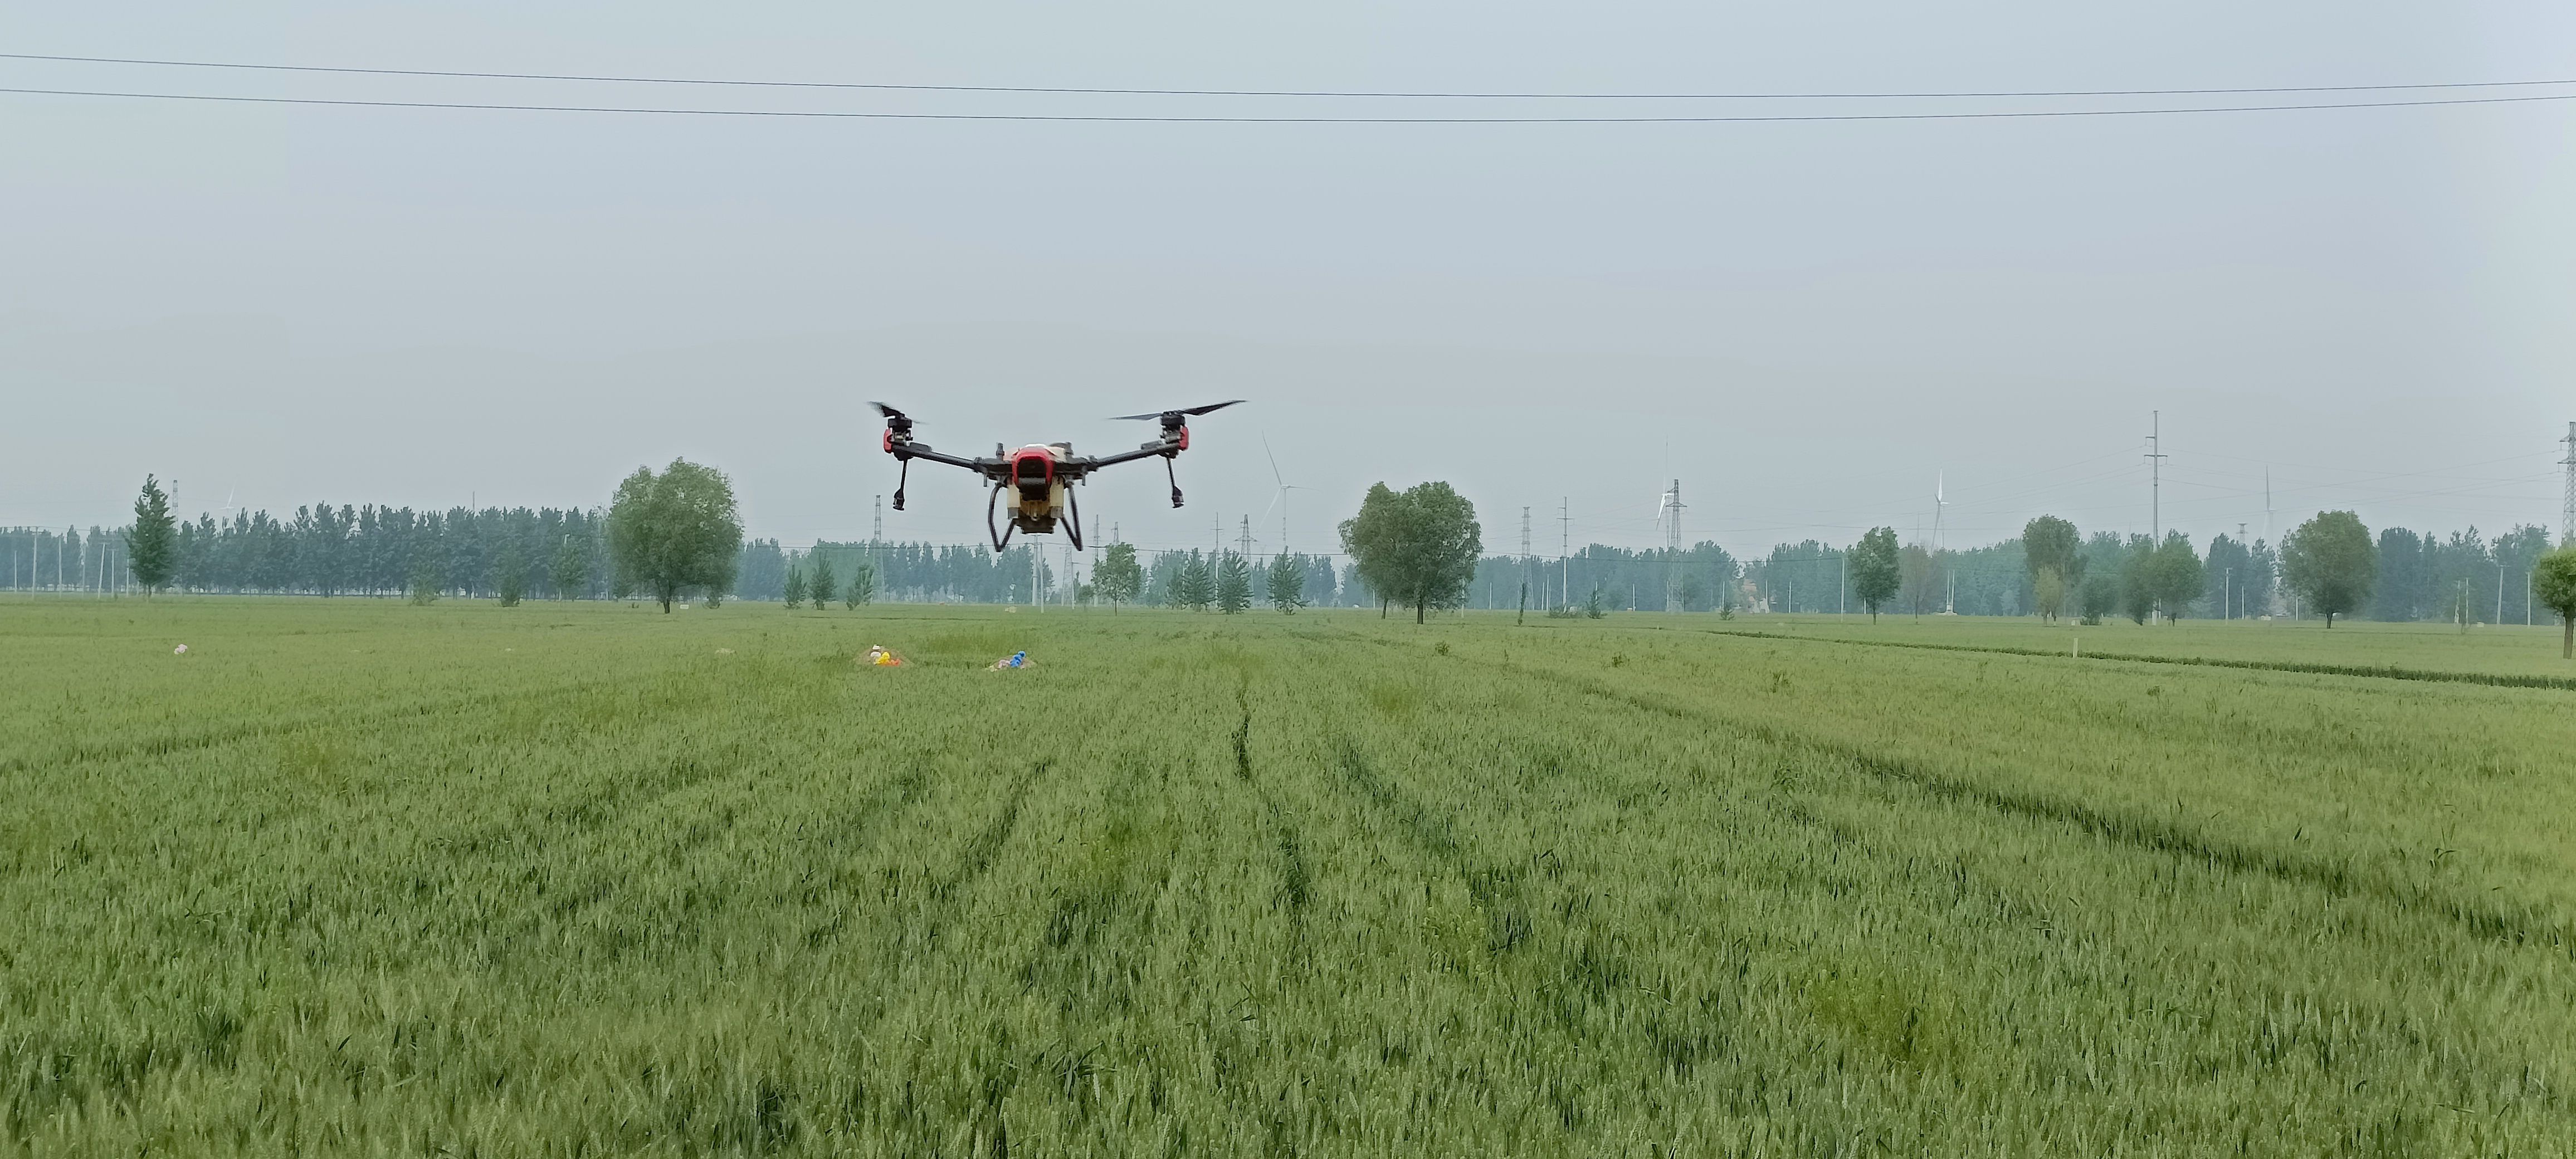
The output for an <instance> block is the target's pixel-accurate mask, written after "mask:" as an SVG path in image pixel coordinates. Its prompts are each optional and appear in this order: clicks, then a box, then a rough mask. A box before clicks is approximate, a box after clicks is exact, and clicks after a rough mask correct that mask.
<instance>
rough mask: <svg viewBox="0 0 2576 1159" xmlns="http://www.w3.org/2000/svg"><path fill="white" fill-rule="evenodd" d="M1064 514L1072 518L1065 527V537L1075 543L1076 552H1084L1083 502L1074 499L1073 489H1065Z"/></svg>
mask: <svg viewBox="0 0 2576 1159" xmlns="http://www.w3.org/2000/svg"><path fill="white" fill-rule="evenodd" d="M1064 512H1065V514H1066V515H1067V516H1069V517H1070V518H1071V522H1069V523H1068V524H1066V526H1065V529H1064V537H1065V538H1066V539H1069V540H1072V541H1073V549H1074V550H1075V551H1080V550H1082V500H1080V499H1076V498H1074V490H1073V488H1071V487H1067V488H1065V489H1064Z"/></svg>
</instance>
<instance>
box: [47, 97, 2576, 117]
mask: <svg viewBox="0 0 2576 1159" xmlns="http://www.w3.org/2000/svg"><path fill="white" fill-rule="evenodd" d="M0 93H7V94H16V95H20V96H53V97H108V98H115V99H120V100H153V101H212V102H219V103H226V104H252V105H316V106H329V107H335V108H372V109H461V110H472V111H482V112H512V113H627V114H640V115H646V116H676V117H786V118H803V119H819V120H857V121H1029V122H1035V121H1058V122H1084V123H1095V124H1097V123H1132V124H1171V125H1674V124H1698V125H1709V124H1755V123H1784V122H1813V121H1988V120H2025V119H2041V118H2062V117H2145V116H2170V115H2179V114H2188V113H2288V112H2313V111H2320V110H2327V109H2403V108H2425V107H2430V106H2435V105H2504V104H2524V103H2529V102H2534V101H2568V100H2576V93H2557V94H2549V95H2541V96H2516V97H2445V98H2437V99H2433V100H2415V101H2338V102H2333V103H2326V104H2303V105H2213V106H2177V107H2162V108H2149V109H2020V110H2008V111H1990V112H1962V113H1810V114H1796V115H1744V116H1606V117H1521V116H1507V117H1279V116H1215V115H1198V116H1188V115H1133V114H1106V113H1103V114H1076V113H887V112H851V111H837V110H823V109H704V108H671V107H661V108H647V107H635V106H622V105H550V104H506V103H485V102H473V101H382V100H355V99H346V98H330V97H252V96H231V95H224V94H217V93H150V92H112V91H104V90H96V89H47V88H0Z"/></svg>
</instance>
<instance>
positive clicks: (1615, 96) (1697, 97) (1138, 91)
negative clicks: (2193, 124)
mask: <svg viewBox="0 0 2576 1159" xmlns="http://www.w3.org/2000/svg"><path fill="white" fill-rule="evenodd" d="M0 60H39V61H54V62H61V63H75V64H122V65H143V66H150V67H159V68H207V69H236V70H248V71H258V72H307V73H335V74H342V75H350V76H409V77H446V78H457V79H470V80H541V81H577V82H583V83H595V84H650V85H708V86H726V87H735V88H789V89H859V90H865V91H875V92H937V93H1038V94H1049V95H1061V96H1156V97H1336V98H1349V99H1366V100H1549V101H1554V100H1566V101H1598V100H1610V101H1804V100H1955V99H2009V98H2020V97H2056V98H2064V97H2181V96H2255V95H2278V94H2288V93H2358V92H2404V91H2418V90H2426V89H2484V88H2533V87H2546V86H2550V85H2576V78H2568V79H2563V80H2499V81H2439V82H2429V83H2409V84H2359V85H2279V86H2271V87H2259V88H2256V87H2245V88H2165V89H2018V90H2015V89H2002V90H1994V91H1959V92H1905V91H1888V92H1804V93H1800V92H1698V93H1688V92H1683V93H1672V92H1667V93H1655V92H1444V91H1428V90H1407V89H1395V90H1382V91H1380V90H1366V89H1185V88H1109V87H1081V86H1063V85H956V84H894V83H888V82H875V81H787V80H734V79H722V78H709V77H661V76H617V75H607V74H587V73H545V72H479V71H471V70H465V69H426V68H358V67H351V66H345V65H318V64H256V63H249V62H242V61H219V60H159V59H149V58H139V57H118V56H56V55H46V54H40V53H32V52H0ZM657 111H658V110H657Z"/></svg>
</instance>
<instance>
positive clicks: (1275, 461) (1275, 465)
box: [1261, 434, 1313, 555]
mask: <svg viewBox="0 0 2576 1159" xmlns="http://www.w3.org/2000/svg"><path fill="white" fill-rule="evenodd" d="M1261 453H1262V454H1263V455H1265V456H1268V457H1269V459H1270V481H1271V482H1273V483H1276V484H1278V485H1279V489H1278V490H1277V491H1274V492H1272V493H1271V495H1270V507H1276V508H1278V509H1279V551H1280V554H1282V555H1285V554H1287V551H1288V493H1289V492H1291V491H1311V490H1313V488H1311V487H1300V486H1298V485H1297V484H1294V483H1291V482H1289V481H1288V480H1287V479H1285V478H1282V477H1281V476H1280V474H1279V456H1278V455H1277V454H1275V453H1273V452H1272V451H1271V449H1270V436H1269V435H1267V434H1264V435H1262V436H1261ZM1270 507H1264V508H1262V509H1261V517H1262V518H1264V519H1268V518H1270Z"/></svg>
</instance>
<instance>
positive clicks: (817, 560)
mask: <svg viewBox="0 0 2576 1159" xmlns="http://www.w3.org/2000/svg"><path fill="white" fill-rule="evenodd" d="M806 556H807V558H808V560H809V561H810V562H812V563H813V565H814V574H813V575H812V576H810V577H808V578H807V579H806V581H805V590H806V591H808V592H810V593H812V594H813V596H814V610H815V611H818V612H820V611H826V610H829V609H830V608H831V606H832V597H833V596H836V595H839V594H841V581H840V578H839V577H837V576H834V575H833V574H832V561H831V560H829V559H827V558H825V557H824V555H823V553H822V552H819V551H813V552H807V553H806Z"/></svg>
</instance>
